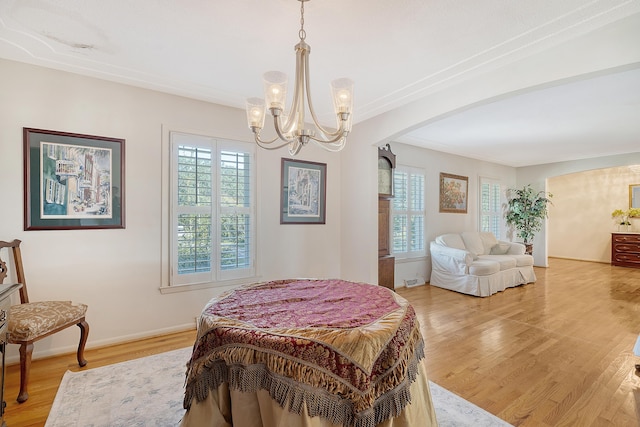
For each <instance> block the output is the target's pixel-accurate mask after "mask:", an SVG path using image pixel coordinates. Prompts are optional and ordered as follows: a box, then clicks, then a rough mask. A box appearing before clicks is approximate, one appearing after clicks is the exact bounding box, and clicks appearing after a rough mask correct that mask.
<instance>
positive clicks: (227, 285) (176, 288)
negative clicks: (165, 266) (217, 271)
mask: <svg viewBox="0 0 640 427" xmlns="http://www.w3.org/2000/svg"><path fill="white" fill-rule="evenodd" d="M259 281H260V277H259V276H253V277H245V278H242V279H233V280H225V281H221V282H209V283H195V284H191V285H173V286H160V288H158V289H159V290H160V293H161V294H174V293H176V292H188V291H199V290H202V289H220V290H223V291H226V290H229V289H232V288H235V287H237V286H239V285H245V284H249V283H256V282H259Z"/></svg>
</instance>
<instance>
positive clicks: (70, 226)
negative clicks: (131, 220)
mask: <svg viewBox="0 0 640 427" xmlns="http://www.w3.org/2000/svg"><path fill="white" fill-rule="evenodd" d="M124 143H125V140H124V139H120V138H109V137H103V136H95V135H82V134H75V133H68V132H58V131H52V130H43V129H31V128H24V129H23V144H24V148H23V149H24V229H25V230H74V229H92V228H125V222H124V212H125V211H124Z"/></svg>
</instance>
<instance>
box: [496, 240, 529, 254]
mask: <svg viewBox="0 0 640 427" xmlns="http://www.w3.org/2000/svg"><path fill="white" fill-rule="evenodd" d="M500 243H508V244H509V250H508V251H507V254H509V255H524V251H525V247H524V244H522V243H520V242H503V241H500Z"/></svg>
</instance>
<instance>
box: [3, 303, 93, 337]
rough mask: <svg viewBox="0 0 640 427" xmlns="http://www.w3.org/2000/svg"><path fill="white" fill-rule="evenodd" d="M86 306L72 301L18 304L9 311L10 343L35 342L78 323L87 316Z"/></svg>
mask: <svg viewBox="0 0 640 427" xmlns="http://www.w3.org/2000/svg"><path fill="white" fill-rule="evenodd" d="M86 312H87V306H86V305H85V304H77V303H72V302H71V301H41V302H30V303H26V304H18V305H13V306H11V309H10V310H9V324H8V331H9V333H8V341H9V342H10V343H14V344H15V343H18V342H21V341H33V340H36V339H38V338H40V337H42V336H45V335H47V334H48V333H50V332H52V331H55V330H56V329H58V328H61V327H64V326H69V325H73V324H75V323H78V322H79V321H80V319H82V318H83V317H84V316H85V313H86Z"/></svg>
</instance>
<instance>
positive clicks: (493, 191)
mask: <svg viewBox="0 0 640 427" xmlns="http://www.w3.org/2000/svg"><path fill="white" fill-rule="evenodd" d="M502 229H503V227H502V185H501V184H500V182H499V181H495V180H491V179H488V178H480V231H490V232H492V233H493V234H494V235H495V236H496V238H497V239H501V238H502V237H503V232H502Z"/></svg>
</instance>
